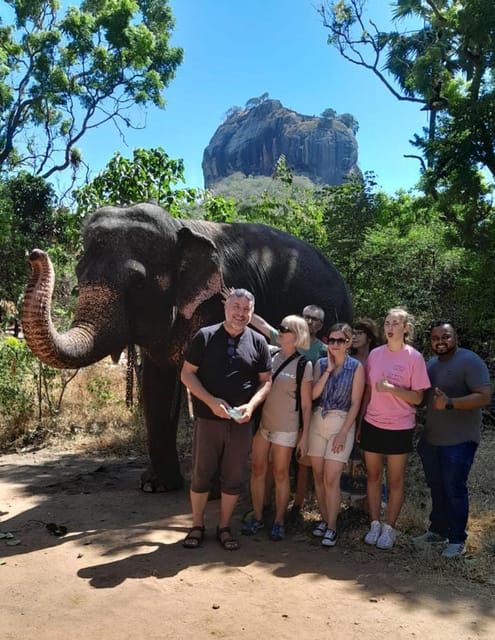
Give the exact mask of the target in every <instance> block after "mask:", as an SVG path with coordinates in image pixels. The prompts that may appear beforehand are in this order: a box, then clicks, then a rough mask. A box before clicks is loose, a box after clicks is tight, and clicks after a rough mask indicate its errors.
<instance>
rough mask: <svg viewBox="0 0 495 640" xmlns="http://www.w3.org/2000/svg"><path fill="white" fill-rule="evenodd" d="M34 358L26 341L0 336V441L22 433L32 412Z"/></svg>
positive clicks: (5, 440) (1, 443)
mask: <svg viewBox="0 0 495 640" xmlns="http://www.w3.org/2000/svg"><path fill="white" fill-rule="evenodd" d="M33 362H34V357H33V356H32V354H31V352H30V351H29V349H28V347H27V345H26V343H25V342H23V341H21V340H19V339H17V338H10V337H9V338H5V339H3V340H0V445H3V444H5V443H6V442H7V441H9V440H10V439H12V437H15V436H16V435H18V434H19V433H21V432H22V430H23V428H24V423H25V421H26V420H27V419H28V418H29V417H30V416H31V415H32V414H33V411H34V407H35V405H34V403H33V394H34V389H35V386H34V378H33V374H32V367H33Z"/></svg>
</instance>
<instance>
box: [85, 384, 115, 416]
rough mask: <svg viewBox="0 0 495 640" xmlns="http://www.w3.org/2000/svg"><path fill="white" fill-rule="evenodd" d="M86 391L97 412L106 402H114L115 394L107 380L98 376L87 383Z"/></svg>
mask: <svg viewBox="0 0 495 640" xmlns="http://www.w3.org/2000/svg"><path fill="white" fill-rule="evenodd" d="M88 391H89V392H90V393H91V395H92V397H93V405H94V408H95V409H97V410H100V409H102V408H103V407H104V406H105V404H106V403H107V402H109V401H111V400H115V394H114V393H113V391H112V389H111V382H110V380H109V379H108V378H105V377H100V376H97V377H95V378H93V379H92V380H90V381H89V382H88Z"/></svg>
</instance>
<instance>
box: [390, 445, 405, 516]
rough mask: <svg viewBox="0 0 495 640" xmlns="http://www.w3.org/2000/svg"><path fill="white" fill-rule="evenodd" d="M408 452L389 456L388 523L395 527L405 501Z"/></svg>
mask: <svg viewBox="0 0 495 640" xmlns="http://www.w3.org/2000/svg"><path fill="white" fill-rule="evenodd" d="M407 458H408V454H407V453H402V454H397V455H389V456H387V484H388V502H387V517H386V521H387V523H388V524H389V525H390V526H392V527H395V523H396V521H397V518H398V517H399V513H400V510H401V508H402V504H403V502H404V476H405V472H406V464H407Z"/></svg>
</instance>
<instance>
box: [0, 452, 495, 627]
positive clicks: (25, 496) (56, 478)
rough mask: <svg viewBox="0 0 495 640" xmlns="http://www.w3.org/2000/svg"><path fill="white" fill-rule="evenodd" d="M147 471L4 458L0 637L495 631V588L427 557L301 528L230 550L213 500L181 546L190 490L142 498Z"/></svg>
mask: <svg viewBox="0 0 495 640" xmlns="http://www.w3.org/2000/svg"><path fill="white" fill-rule="evenodd" d="M143 464H144V463H143V460H138V459H136V460H129V459H126V460H109V459H105V460H103V459H101V460H100V459H96V458H95V457H87V456H83V455H77V454H69V453H60V452H59V453H56V452H53V451H41V452H38V453H28V454H22V455H4V456H2V457H1V458H0V478H1V483H0V531H1V532H3V533H7V532H10V533H12V534H13V535H14V538H13V539H8V538H3V539H0V584H1V589H2V595H1V600H0V637H1V638H2V640H31V639H33V640H35V639H36V640H44V639H47V640H48V639H50V640H58V639H63V640H67V639H68V640H77V639H79V638H85V639H87V638H96V639H100V638H105V639H113V638H119V639H126V638H136V637H139V638H146V639H150V640H151V639H165V638H166V639H175V638H177V639H178V638H181V639H182V638H187V637H191V638H196V639H200V640H202V639H206V638H213V639H217V638H229V639H230V638H242V639H249V640H251V639H253V640H254V639H256V640H259V639H260V638H262V637H269V638H271V637H273V638H277V640H284V639H286V638H291V639H292V638H298V639H299V638H332V639H333V638H336V639H340V638H345V639H346V640H352V639H354V638H360V639H363V638H364V639H372V638H380V640H381V639H382V638H391V639H394V640H395V639H403V638H404V639H405V638H415V639H418V638H423V637H424V638H440V639H443V638H445V639H447V638H448V639H449V640H450V639H454V638H455V639H456V640H458V639H468V638H470V639H471V638H473V639H474V638H494V637H495V597H494V591H495V589H494V587H489V586H483V585H478V584H475V583H472V582H467V581H462V582H461V581H459V580H458V579H457V580H456V582H455V583H452V581H451V580H449V578H448V572H447V575H444V574H443V573H442V572H439V571H438V570H437V571H436V572H435V573H433V572H431V571H429V569H428V563H427V562H426V561H425V564H424V571H418V570H417V567H418V566H420V567H421V564H420V563H418V562H417V559H416V561H415V562H414V563H412V562H411V563H410V564H408V561H407V555H406V556H405V555H404V553H403V552H400V551H399V550H395V549H394V550H392V551H390V552H383V551H379V550H377V549H375V548H368V547H366V546H365V545H364V544H363V549H362V551H359V552H356V551H355V550H354V551H352V552H350V551H349V550H346V548H345V547H344V546H343V545H341V546H337V547H335V548H333V549H323V548H322V547H321V546H320V545H319V544H318V542H317V541H316V540H314V539H313V540H312V539H311V537H310V536H309V535H307V534H305V533H299V534H295V535H292V536H289V537H288V538H287V539H286V540H284V541H283V542H279V543H274V542H271V541H270V540H268V537H267V534H266V532H262V533H260V534H259V535H257V536H255V537H253V538H245V537H242V539H241V542H242V548H241V550H240V551H238V552H226V551H224V550H223V549H221V548H220V546H219V545H218V543H217V542H216V541H215V539H214V525H215V523H216V515H217V512H218V502H216V501H213V502H210V503H209V506H208V510H209V516H210V518H209V522H211V527H210V528H209V529H208V531H207V540H206V542H205V545H204V546H203V547H202V548H200V549H197V550H186V549H183V547H182V545H181V540H182V538H183V536H184V533H185V531H186V530H187V527H188V524H189V512H188V510H189V505H188V499H187V494H186V492H185V491H183V492H176V493H173V494H157V495H150V494H143V493H141V492H140V491H139V490H138V489H137V485H138V479H139V475H140V472H141V470H142V468H143ZM244 506H245V505H244ZM241 512H242V506H241V507H240V509H239V514H238V515H237V518H236V525H237V526H238V527H240V514H241ZM47 524H48V525H50V524H54V525H57V526H60V525H63V526H65V527H67V533H66V534H65V535H63V536H55V535H53V534H52V533H50V531H49V529H48V528H47V526H46V525H47ZM364 532H365V531H364V530H363V534H364ZM15 541H19V543H18V544H16V545H12V546H11V544H12V542H15ZM8 543H9V544H8Z"/></svg>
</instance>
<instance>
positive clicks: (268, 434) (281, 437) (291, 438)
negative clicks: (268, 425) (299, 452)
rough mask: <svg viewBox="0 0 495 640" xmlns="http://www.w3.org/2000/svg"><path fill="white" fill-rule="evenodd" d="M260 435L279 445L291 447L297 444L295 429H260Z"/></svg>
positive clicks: (297, 435)
mask: <svg viewBox="0 0 495 640" xmlns="http://www.w3.org/2000/svg"><path fill="white" fill-rule="evenodd" d="M259 433H260V436H262V437H263V438H264V439H265V440H268V442H271V443H272V444H278V445H280V446H281V447H290V448H291V449H293V448H294V447H295V446H296V444H297V439H298V437H299V433H298V432H297V431H294V432H292V431H289V432H288V431H268V429H260V430H259Z"/></svg>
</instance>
